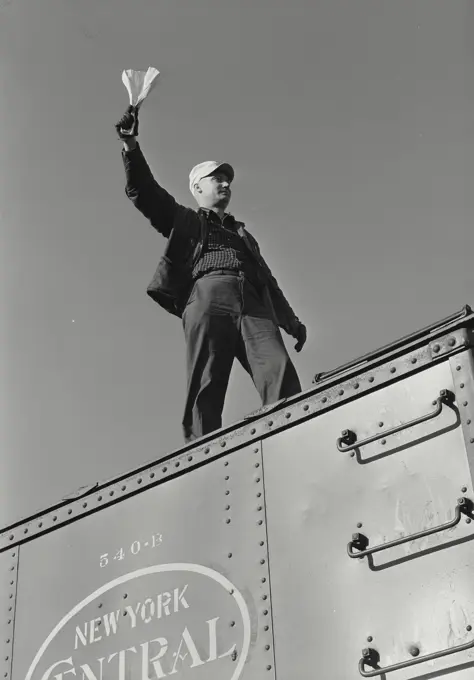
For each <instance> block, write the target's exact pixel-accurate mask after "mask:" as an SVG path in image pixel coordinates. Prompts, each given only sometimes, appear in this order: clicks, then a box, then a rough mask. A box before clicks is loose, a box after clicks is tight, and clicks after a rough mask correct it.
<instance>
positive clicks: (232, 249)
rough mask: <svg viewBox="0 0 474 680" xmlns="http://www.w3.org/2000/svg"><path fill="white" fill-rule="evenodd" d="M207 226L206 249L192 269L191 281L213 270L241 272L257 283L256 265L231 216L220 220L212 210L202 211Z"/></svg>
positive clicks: (225, 216)
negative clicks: (205, 217)
mask: <svg viewBox="0 0 474 680" xmlns="http://www.w3.org/2000/svg"><path fill="white" fill-rule="evenodd" d="M203 212H205V214H206V216H207V220H208V224H209V238H208V242H207V247H206V249H205V251H204V252H203V253H202V255H201V257H200V258H199V260H198V261H197V263H196V264H195V266H194V269H193V279H196V278H197V277H199V276H202V275H203V274H207V273H208V272H210V271H213V270H215V269H234V270H235V271H243V272H245V273H246V274H247V275H248V277H249V278H250V279H251V280H252V279H254V280H255V282H258V274H257V272H256V263H255V262H254V260H253V258H252V256H251V254H250V253H249V251H248V248H247V246H246V245H245V242H244V240H243V239H242V237H241V236H240V235H239V233H238V231H237V223H236V221H235V218H234V217H233V216H232V215H229V214H227V213H226V214H225V215H224V218H223V219H222V220H221V219H220V218H219V216H218V215H217V214H216V213H215V212H214V211H213V210H204V211H203Z"/></svg>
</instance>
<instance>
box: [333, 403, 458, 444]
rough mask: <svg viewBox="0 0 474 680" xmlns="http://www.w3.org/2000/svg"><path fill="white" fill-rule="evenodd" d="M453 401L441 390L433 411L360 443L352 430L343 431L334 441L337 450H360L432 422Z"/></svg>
mask: <svg viewBox="0 0 474 680" xmlns="http://www.w3.org/2000/svg"><path fill="white" fill-rule="evenodd" d="M453 401H454V395H453V394H452V392H450V391H449V390H441V392H440V393H439V397H438V398H437V399H436V401H434V402H433V404H436V408H435V409H434V410H433V411H430V413H427V414H425V415H424V416H420V417H419V418H415V419H414V420H410V421H409V422H408V423H402V424H401V425H397V426H396V427H392V428H391V429H390V430H384V431H383V432H377V434H374V435H372V436H370V437H367V438H366V439H362V440H361V441H357V435H356V433H355V432H354V431H353V430H343V431H342V432H341V436H340V437H339V438H338V439H337V441H336V446H337V449H338V451H340V452H341V453H345V452H346V451H352V450H353V449H355V448H360V447H362V446H366V445H367V444H372V443H373V442H376V441H378V440H379V439H383V438H384V437H389V436H390V435H392V434H396V433H397V432H401V431H402V430H406V429H408V428H409V427H414V426H415V425H420V424H421V423H426V422H427V421H428V420H432V419H433V418H437V417H438V416H439V415H441V412H442V410H443V404H449V403H452V402H453ZM343 444H345V446H343Z"/></svg>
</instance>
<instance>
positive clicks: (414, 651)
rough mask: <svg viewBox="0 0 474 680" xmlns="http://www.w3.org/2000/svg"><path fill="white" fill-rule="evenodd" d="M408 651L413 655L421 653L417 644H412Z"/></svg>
mask: <svg viewBox="0 0 474 680" xmlns="http://www.w3.org/2000/svg"><path fill="white" fill-rule="evenodd" d="M408 651H409V652H410V654H411V655H412V656H418V654H419V653H420V650H419V648H418V647H417V646H416V645H411V646H410V647H409V649H408Z"/></svg>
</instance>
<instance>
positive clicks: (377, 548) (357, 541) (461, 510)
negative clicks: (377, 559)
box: [347, 497, 472, 559]
mask: <svg viewBox="0 0 474 680" xmlns="http://www.w3.org/2000/svg"><path fill="white" fill-rule="evenodd" d="M471 510H472V501H470V500H469V499H468V498H465V497H462V498H458V502H457V505H456V508H455V511H454V519H452V520H450V521H449V522H446V524H440V525H439V526H437V527H431V528H430V529H424V530H423V531H418V532H417V533H415V534H409V535H408V536H402V537H401V538H397V539H395V540H394V541H389V542H388V543H381V544H380V545H374V546H373V548H368V547H367V546H368V544H369V540H368V538H367V536H364V534H352V541H350V542H349V543H348V544H347V554H348V555H349V557H352V558H353V559H356V558H359V559H361V558H363V557H367V555H373V554H374V553H376V552H381V551H382V550H389V549H390V548H395V547H396V546H398V545H403V544H404V543H410V542H411V541H416V540H417V539H418V538H424V537H425V536H431V534H437V533H438V532H439V531H446V529H452V528H453V527H455V526H456V525H457V524H459V522H460V521H461V516H462V514H469V513H470V512H471ZM353 548H356V549H358V552H353Z"/></svg>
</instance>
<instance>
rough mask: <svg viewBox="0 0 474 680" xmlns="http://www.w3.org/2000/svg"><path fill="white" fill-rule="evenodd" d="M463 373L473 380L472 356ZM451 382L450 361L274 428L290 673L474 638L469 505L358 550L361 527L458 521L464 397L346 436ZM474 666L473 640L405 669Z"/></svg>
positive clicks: (283, 673)
mask: <svg viewBox="0 0 474 680" xmlns="http://www.w3.org/2000/svg"><path fill="white" fill-rule="evenodd" d="M464 378H465V382H466V384H467V382H468V381H469V383H470V384H472V372H471V371H470V370H468V369H467V368H466V370H465V371H464ZM446 389H447V390H450V391H452V392H453V391H454V390H455V386H454V383H453V376H452V372H451V367H450V363H449V361H444V362H443V363H439V364H437V365H436V366H433V367H432V368H430V369H429V370H426V371H423V372H421V373H419V374H417V375H414V376H410V377H406V378H405V379H404V380H401V381H399V382H397V383H393V384H391V385H387V386H386V387H384V388H382V389H380V390H379V391H377V392H373V393H371V394H367V395H364V396H362V397H361V398H360V399H357V400H355V401H353V402H351V403H347V404H344V405H341V407H339V408H338V409H335V410H333V411H331V412H328V413H325V414H322V415H319V416H318V417H316V418H314V419H313V420H311V421H309V422H307V423H305V424H304V425H301V426H300V427H298V428H295V429H292V430H288V431H286V432H283V433H280V434H279V435H278V436H276V437H272V438H270V439H267V440H266V441H265V442H264V444H263V454H264V479H265V494H266V501H267V513H268V541H269V554H270V573H271V580H272V602H273V616H274V636H275V655H276V667H277V672H278V675H279V676H280V677H282V678H290V677H293V678H298V680H310V679H311V680H314V678H315V677H318V678H325V680H349V679H350V678H357V677H360V674H359V670H358V663H359V660H360V659H361V654H362V649H363V648H372V649H374V650H376V652H378V654H379V657H380V659H379V666H381V667H387V666H389V665H391V664H396V663H399V662H402V661H407V660H414V659H416V658H417V656H419V658H421V657H422V656H425V655H427V654H430V653H434V652H437V651H439V650H443V649H445V648H448V647H454V646H458V645H461V644H463V643H467V642H469V641H471V640H473V639H474V633H473V632H472V631H471V630H468V627H469V626H471V625H473V626H474V580H473V579H472V573H473V569H474V551H473V545H472V540H471V539H472V537H473V534H474V530H473V527H474V523H470V517H467V516H464V515H461V522H460V523H459V524H457V526H456V527H454V528H451V529H449V530H445V531H440V532H436V533H433V534H432V535H430V536H425V537H424V538H421V539H420V540H412V541H409V542H407V543H404V544H403V545H400V546H397V547H395V548H393V549H390V550H384V551H382V552H379V553H376V554H374V555H372V556H370V557H365V558H363V559H360V558H359V559H351V558H350V557H349V555H348V552H347V546H348V543H350V542H351V539H352V535H353V534H354V533H355V532H358V533H362V534H363V535H365V536H367V537H368V538H369V546H377V545H379V544H383V543H386V542H389V541H391V540H392V539H398V538H400V537H403V536H407V535H410V534H413V533H416V532H418V531H420V530H422V529H427V528H434V527H436V526H438V525H440V524H443V523H446V522H448V521H449V520H452V519H453V517H454V512H455V506H456V503H457V498H458V497H459V496H466V497H468V498H469V499H473V490H472V481H471V474H470V470H469V464H468V460H467V456H466V450H465V445H464V437H463V431H462V428H461V427H460V414H459V404H458V403H457V402H456V403H454V404H449V402H447V403H446V404H444V405H443V408H442V409H441V411H440V413H439V415H438V416H437V417H435V418H430V419H429V420H428V421H426V422H424V423H421V424H419V425H415V426H412V427H408V428H402V429H401V431H399V432H397V433H396V434H394V435H391V436H387V437H384V438H381V439H378V440H377V441H375V442H373V443H370V444H368V445H366V446H362V447H360V448H359V449H356V450H355V451H352V454H353V455H352V456H351V452H346V453H341V452H340V451H338V449H337V445H336V442H337V440H338V438H339V437H340V436H341V431H342V430H346V429H350V430H353V431H354V432H355V433H356V435H357V440H358V441H361V440H363V439H364V438H367V437H370V436H372V435H373V434H374V433H377V432H381V431H385V430H390V429H392V428H397V427H400V426H402V425H403V424H406V423H409V422H411V421H413V420H414V419H419V418H420V417H422V416H426V414H428V413H430V411H432V410H433V402H434V401H435V400H436V398H437V397H438V395H439V393H440V391H441V390H446ZM472 667H474V651H473V650H469V651H463V652H460V653H459V654H455V655H453V656H450V657H444V658H442V659H439V660H435V661H429V662H426V663H423V664H420V665H419V666H415V667H412V668H411V669H405V670H400V671H398V672H397V673H395V674H394V677H396V679H397V680H407V679H408V678H410V679H412V678H419V679H421V678H425V679H426V680H427V679H428V678H434V677H438V672H439V671H441V670H442V669H449V670H447V671H446V672H448V673H449V677H450V678H453V679H454V678H456V680H457V679H458V678H459V679H461V677H462V678H464V677H466V675H465V674H463V673H462V672H461V669H464V668H472ZM364 668H365V670H366V671H370V670H371V669H370V667H368V666H365V667H364ZM315 669H317V672H315ZM470 672H471V673H472V670H471V671H470ZM443 674H444V673H443Z"/></svg>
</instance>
